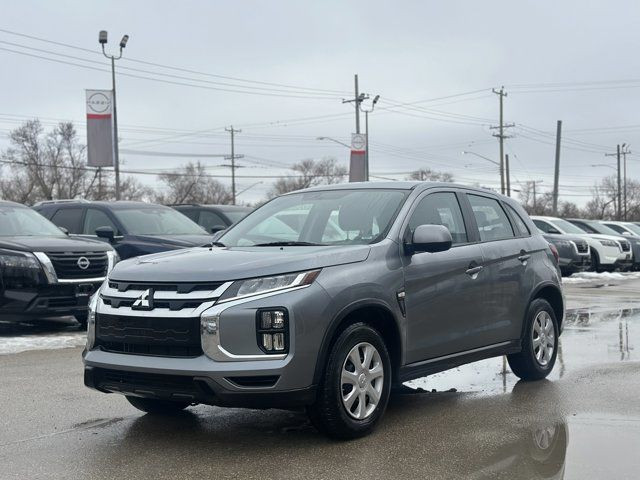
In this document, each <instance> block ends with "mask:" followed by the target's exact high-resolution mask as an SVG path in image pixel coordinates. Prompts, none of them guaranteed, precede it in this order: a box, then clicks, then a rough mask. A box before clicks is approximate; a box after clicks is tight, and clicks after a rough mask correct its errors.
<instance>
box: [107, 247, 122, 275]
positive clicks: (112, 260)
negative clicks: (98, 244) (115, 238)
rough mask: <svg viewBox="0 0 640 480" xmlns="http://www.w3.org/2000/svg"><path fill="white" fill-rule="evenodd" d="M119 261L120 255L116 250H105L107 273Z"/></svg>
mask: <svg viewBox="0 0 640 480" xmlns="http://www.w3.org/2000/svg"><path fill="white" fill-rule="evenodd" d="M119 261H120V255H118V252H116V251H115V250H111V251H109V252H107V262H108V263H107V273H109V272H110V271H111V270H112V269H113V267H115V265H116V263H118V262H119Z"/></svg>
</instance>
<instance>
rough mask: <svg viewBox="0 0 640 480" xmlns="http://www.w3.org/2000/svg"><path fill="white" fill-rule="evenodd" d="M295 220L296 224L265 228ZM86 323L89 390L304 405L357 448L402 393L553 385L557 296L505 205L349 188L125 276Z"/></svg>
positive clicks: (488, 195) (448, 195)
mask: <svg viewBox="0 0 640 480" xmlns="http://www.w3.org/2000/svg"><path fill="white" fill-rule="evenodd" d="M293 210H295V211H297V212H300V211H303V212H305V216H304V218H303V220H304V221H300V222H297V223H292V225H295V227H293V228H292V227H291V225H288V224H286V223H285V222H283V221H281V220H277V221H276V222H274V221H273V219H274V218H277V217H279V216H281V215H282V214H283V213H284V212H288V211H293ZM331 219H336V220H337V224H336V225H337V227H338V228H339V233H340V235H339V236H337V235H336V232H334V231H333V230H331V231H330V232H328V231H327V226H328V225H329V224H330V222H331ZM265 224H267V225H270V228H269V229H267V228H263V226H264V225H265ZM274 225H283V229H282V233H281V234H279V233H278V232H275V231H273V230H271V228H275V227H274ZM284 227H286V228H284ZM332 228H335V227H332ZM89 318H90V323H89V330H88V333H87V346H86V350H85V351H84V353H83V357H84V364H85V373H84V381H85V384H86V385H87V386H89V387H92V388H95V389H97V390H99V391H101V392H114V393H119V394H123V395H125V396H126V397H127V399H128V400H129V402H130V403H131V404H132V405H133V406H135V407H136V408H139V409H140V410H142V411H145V412H157V413H166V412H176V411H178V410H181V409H184V408H185V407H187V406H189V405H193V404H198V403H203V404H212V405H222V406H230V407H251V408H268V407H282V408H284V407H287V408H289V407H300V406H304V407H306V408H307V412H308V414H309V416H310V417H311V420H312V421H313V423H314V425H316V426H317V427H318V428H319V429H320V430H321V431H323V432H325V433H327V434H329V435H331V436H334V437H338V438H353V437H358V436H362V435H365V434H367V433H368V432H370V431H371V430H372V428H373V427H374V426H375V424H376V423H377V422H378V420H379V419H380V417H381V416H382V415H383V413H384V411H385V408H386V406H387V401H388V398H389V392H390V389H391V386H392V385H400V384H402V383H403V382H406V381H408V380H410V379H413V378H417V377H423V376H425V375H429V374H432V373H435V372H438V371H442V370H446V369H449V368H452V367H455V366H458V365H462V364H465V363H469V362H473V361H476V360H480V359H484V358H488V357H493V356H501V355H507V359H508V361H509V364H510V366H511V369H512V371H513V372H514V373H515V374H516V375H517V376H519V377H520V378H522V379H524V380H538V379H541V378H544V377H546V376H547V375H548V374H549V372H550V371H551V369H552V368H553V365H554V363H555V360H556V354H557V345H558V344H557V341H558V337H559V335H560V333H561V331H562V327H563V320H564V298H563V294H562V286H561V279H560V271H559V268H558V264H557V258H556V257H555V255H554V253H553V249H552V247H551V246H550V245H549V244H548V243H547V242H546V241H545V240H544V238H543V237H542V235H540V234H539V232H538V230H537V229H536V228H535V226H534V224H533V223H532V222H531V220H530V219H529V217H528V216H527V214H526V213H525V211H524V210H523V209H522V207H521V206H520V205H519V204H518V203H517V202H515V201H514V200H512V199H510V198H507V197H504V196H501V195H498V194H496V193H493V192H491V191H488V190H483V189H474V188H467V187H462V186H457V185H454V184H444V183H440V184H439V183H426V182H388V183H384V182H380V183H373V184H371V183H362V184H354V183H350V184H342V185H331V186H322V187H315V188H311V189H307V190H302V191H298V192H293V193H290V194H286V195H283V196H280V197H277V198H275V199H273V200H271V201H270V202H268V203H266V204H265V205H263V206H262V207H260V208H258V209H257V210H256V211H254V212H253V213H252V214H251V215H249V216H247V217H245V218H244V219H243V220H241V221H240V222H238V223H237V224H235V225H234V226H232V227H231V228H230V229H229V230H227V231H226V232H225V233H224V234H223V235H222V236H221V237H220V239H219V243H217V244H216V246H211V247H209V248H194V249H189V250H183V251H179V252H166V253H161V254H157V255H151V256H147V257H145V258H144V259H139V260H137V261H133V260H129V261H123V262H121V263H120V264H118V265H117V266H116V268H115V269H114V271H113V272H112V273H111V275H110V276H109V281H108V282H105V283H104V285H103V287H102V288H101V289H100V292H99V294H97V295H95V296H94V297H93V299H92V302H91V315H90V317H89ZM140 331H144V332H145V335H140ZM167 332H171V333H167Z"/></svg>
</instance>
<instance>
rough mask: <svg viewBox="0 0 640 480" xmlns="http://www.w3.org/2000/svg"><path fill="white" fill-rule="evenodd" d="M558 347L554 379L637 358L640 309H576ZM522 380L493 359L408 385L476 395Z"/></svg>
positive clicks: (500, 390) (497, 390)
mask: <svg viewBox="0 0 640 480" xmlns="http://www.w3.org/2000/svg"><path fill="white" fill-rule="evenodd" d="M566 318H567V320H566V324H565V328H564V332H563V334H562V336H561V337H560V341H559V345H558V358H557V361H556V366H555V368H554V370H553V372H552V373H551V375H550V376H549V379H550V380H554V379H559V378H562V377H563V376H564V375H565V374H567V373H568V372H571V371H574V370H577V369H582V368H584V367H587V366H589V365H599V364H602V363H607V362H613V361H628V360H632V359H633V353H634V348H635V345H638V344H640V308H621V309H615V310H603V309H587V308H585V309H575V310H569V311H567V317H566ZM517 381H518V378H517V377H516V376H515V375H513V373H511V371H510V370H509V366H508V364H507V363H506V362H505V361H504V359H503V358H491V359H488V360H484V361H481V362H476V363H472V364H469V365H463V366H461V367H457V368H455V369H452V370H448V371H446V372H442V373H438V374H435V375H431V376H429V377H426V378H421V379H418V380H414V381H411V382H408V383H407V385H408V386H410V387H412V388H422V389H424V390H433V389H435V390H437V391H445V390H449V389H450V388H456V389H457V390H458V391H464V392H475V393H495V392H507V391H509V390H511V388H513V385H515V383H516V382H517Z"/></svg>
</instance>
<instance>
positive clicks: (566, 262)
mask: <svg viewBox="0 0 640 480" xmlns="http://www.w3.org/2000/svg"><path fill="white" fill-rule="evenodd" d="M558 264H559V266H560V269H561V270H562V271H563V272H571V273H575V272H584V271H586V270H588V269H589V268H591V256H590V255H575V256H573V257H571V258H563V257H560V260H559V262H558Z"/></svg>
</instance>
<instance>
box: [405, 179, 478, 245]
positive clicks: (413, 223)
mask: <svg viewBox="0 0 640 480" xmlns="http://www.w3.org/2000/svg"><path fill="white" fill-rule="evenodd" d="M420 225H444V226H445V227H447V228H448V229H449V232H451V238H452V239H453V244H454V245H455V244H459V243H466V242H467V241H468V240H467V230H466V228H465V226H464V220H463V217H462V211H461V210H460V204H459V203H458V199H457V198H456V195H455V193H451V192H446V193H445V192H443V193H432V194H431V195H427V196H426V197H424V198H423V199H422V200H420V203H418V206H417V207H416V209H415V210H414V211H413V213H412V214H411V219H410V220H409V229H411V231H412V232H414V231H415V229H416V228H417V227H419V226H420Z"/></svg>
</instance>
